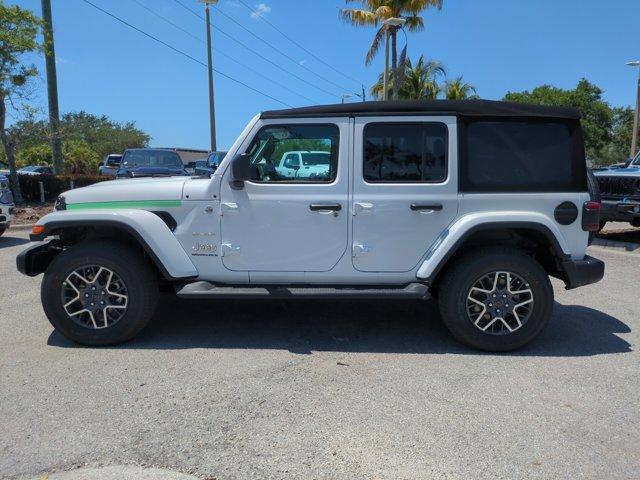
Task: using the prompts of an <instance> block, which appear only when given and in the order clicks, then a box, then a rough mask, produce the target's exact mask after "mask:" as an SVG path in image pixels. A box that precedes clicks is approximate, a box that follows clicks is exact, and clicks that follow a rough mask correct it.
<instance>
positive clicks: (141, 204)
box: [67, 200, 182, 210]
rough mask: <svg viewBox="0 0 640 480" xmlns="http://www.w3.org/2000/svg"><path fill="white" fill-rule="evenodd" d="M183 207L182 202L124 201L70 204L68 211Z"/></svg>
mask: <svg viewBox="0 0 640 480" xmlns="http://www.w3.org/2000/svg"><path fill="white" fill-rule="evenodd" d="M181 206H182V201H180V200H124V201H119V202H86V203H68V204H67V210H91V209H96V208H99V209H105V208H108V209H117V208H133V209H135V208H138V209H145V210H146V209H147V208H178V207H181Z"/></svg>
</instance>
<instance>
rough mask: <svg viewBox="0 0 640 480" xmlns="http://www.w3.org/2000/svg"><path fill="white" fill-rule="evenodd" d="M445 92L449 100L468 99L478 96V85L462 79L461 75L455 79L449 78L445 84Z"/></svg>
mask: <svg viewBox="0 0 640 480" xmlns="http://www.w3.org/2000/svg"><path fill="white" fill-rule="evenodd" d="M444 94H445V96H446V98H447V99H448V100H466V99H467V98H478V95H477V94H476V87H474V86H473V85H471V84H470V83H466V82H464V81H463V80H462V75H460V76H459V77H458V78H456V79H455V80H447V82H445V84H444Z"/></svg>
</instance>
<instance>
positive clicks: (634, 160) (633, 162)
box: [631, 151, 640, 167]
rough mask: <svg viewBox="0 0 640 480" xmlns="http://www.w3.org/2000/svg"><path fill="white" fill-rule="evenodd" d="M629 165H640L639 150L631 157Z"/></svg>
mask: <svg viewBox="0 0 640 480" xmlns="http://www.w3.org/2000/svg"><path fill="white" fill-rule="evenodd" d="M631 165H633V166H634V167H640V151H639V152H638V153H637V154H636V158H634V159H633V161H632V162H631Z"/></svg>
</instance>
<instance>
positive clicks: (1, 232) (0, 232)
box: [0, 227, 7, 237]
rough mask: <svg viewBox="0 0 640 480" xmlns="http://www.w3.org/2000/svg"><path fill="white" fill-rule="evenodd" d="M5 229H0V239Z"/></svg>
mask: <svg viewBox="0 0 640 480" xmlns="http://www.w3.org/2000/svg"><path fill="white" fill-rule="evenodd" d="M6 231H7V229H6V228H5V227H2V228H0V237H1V236H2V235H3V234H4V232H6Z"/></svg>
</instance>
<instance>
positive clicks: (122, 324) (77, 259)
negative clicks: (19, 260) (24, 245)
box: [41, 240, 158, 345]
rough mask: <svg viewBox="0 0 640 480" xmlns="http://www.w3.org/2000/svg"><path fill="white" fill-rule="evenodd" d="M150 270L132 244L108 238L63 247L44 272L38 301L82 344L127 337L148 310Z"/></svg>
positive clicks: (153, 289) (153, 287)
mask: <svg viewBox="0 0 640 480" xmlns="http://www.w3.org/2000/svg"><path fill="white" fill-rule="evenodd" d="M157 295H158V285H157V278H156V273H155V271H154V270H153V269H152V268H151V266H150V265H149V264H148V263H147V261H146V260H145V259H144V257H143V256H142V255H141V254H140V253H139V252H136V251H135V250H133V249H131V248H128V247H127V246H123V245H122V244H119V243H117V242H112V241H105V240H101V241H92V242H87V243H81V244H78V245H75V246H73V247H70V248H68V249H67V250H65V251H64V252H62V253H61V254H60V255H58V256H57V257H56V258H55V259H54V260H53V261H52V262H51V265H49V268H48V269H47V271H46V272H45V275H44V279H43V281H42V287H41V298H42V305H43V307H44V311H45V314H46V315H47V318H48V319H49V321H50V322H51V324H52V325H53V326H54V327H55V328H56V330H58V331H59V332H60V333H61V334H62V335H63V336H65V337H66V338H68V339H70V340H73V341H74V342H77V343H80V344H83V345H109V344H115V343H120V342H124V341H127V340H129V339H131V338H133V337H134V336H135V335H136V334H137V333H138V332H140V330H142V329H143V328H144V327H145V326H146V324H147V323H148V322H149V320H150V319H151V317H152V316H153V313H154V310H155V305H156V302H157Z"/></svg>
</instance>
